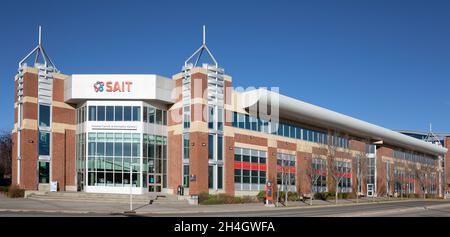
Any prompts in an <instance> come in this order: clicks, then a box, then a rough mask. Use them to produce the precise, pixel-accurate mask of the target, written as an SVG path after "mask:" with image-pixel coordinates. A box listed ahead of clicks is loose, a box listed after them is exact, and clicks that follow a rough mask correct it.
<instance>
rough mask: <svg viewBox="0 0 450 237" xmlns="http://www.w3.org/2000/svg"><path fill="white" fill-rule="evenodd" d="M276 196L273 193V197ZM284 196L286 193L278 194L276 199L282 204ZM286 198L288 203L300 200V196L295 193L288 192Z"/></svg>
mask: <svg viewBox="0 0 450 237" xmlns="http://www.w3.org/2000/svg"><path fill="white" fill-rule="evenodd" d="M276 195H277V193H275V196H276ZM285 195H286V192H280V196H279V197H278V201H280V202H284V200H285ZM287 196H288V201H300V200H301V198H300V195H299V194H298V193H297V192H288V193H287ZM275 200H276V198H275Z"/></svg>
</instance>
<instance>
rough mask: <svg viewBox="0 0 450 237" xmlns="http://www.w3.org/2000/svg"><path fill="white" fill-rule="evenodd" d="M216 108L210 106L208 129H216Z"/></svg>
mask: <svg viewBox="0 0 450 237" xmlns="http://www.w3.org/2000/svg"><path fill="white" fill-rule="evenodd" d="M214 120H215V119H214V106H212V105H209V106H208V128H209V129H214Z"/></svg>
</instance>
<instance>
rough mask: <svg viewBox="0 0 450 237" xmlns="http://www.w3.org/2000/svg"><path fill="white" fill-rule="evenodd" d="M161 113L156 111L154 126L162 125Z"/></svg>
mask: <svg viewBox="0 0 450 237" xmlns="http://www.w3.org/2000/svg"><path fill="white" fill-rule="evenodd" d="M162 123H163V122H162V111H161V110H159V109H156V124H162Z"/></svg>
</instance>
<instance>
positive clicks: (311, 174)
mask: <svg viewBox="0 0 450 237" xmlns="http://www.w3.org/2000/svg"><path fill="white" fill-rule="evenodd" d="M313 159H316V158H311V161H310V162H308V163H307V166H306V169H305V176H306V178H307V181H308V184H309V188H310V195H311V197H310V199H309V205H311V206H312V204H313V199H314V194H315V191H314V186H316V185H317V181H318V179H319V178H320V176H321V172H322V170H320V169H318V168H317V167H314V166H313ZM318 159H320V158H318Z"/></svg>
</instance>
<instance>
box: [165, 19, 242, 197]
mask: <svg viewBox="0 0 450 237" xmlns="http://www.w3.org/2000/svg"><path fill="white" fill-rule="evenodd" d="M207 59H209V60H207ZM173 80H175V81H176V83H175V85H176V89H177V91H180V92H181V93H180V95H179V96H178V98H177V101H176V104H178V105H179V106H174V107H173V108H171V109H170V111H169V115H170V117H171V118H173V117H174V116H176V115H177V114H182V118H181V119H180V120H179V121H174V120H170V119H169V151H170V152H169V162H170V164H169V167H171V168H170V169H171V170H169V173H171V174H172V175H171V177H170V180H169V188H172V189H175V188H176V187H177V186H178V185H180V184H182V185H183V186H184V187H185V188H186V189H188V191H189V194H190V195H198V194H200V193H202V192H209V193H211V192H212V193H216V192H218V193H220V192H231V193H232V192H234V190H233V187H232V186H233V185H232V183H230V185H229V186H227V187H226V183H227V182H226V181H225V177H226V176H227V177H233V174H232V173H230V174H227V175H225V170H227V171H229V172H233V168H232V166H231V167H230V168H229V169H225V165H226V163H227V162H225V154H226V153H227V154H230V153H229V151H228V150H227V151H225V147H226V146H227V144H226V142H225V136H224V127H225V125H226V123H225V116H226V110H225V108H226V105H227V104H228V105H230V104H231V103H230V102H227V98H228V97H229V96H231V92H230V94H229V95H228V92H227V90H226V88H231V77H229V76H227V75H225V74H224V69H223V68H221V67H219V64H218V62H217V60H216V59H215V57H214V56H213V54H212V53H211V51H210V50H209V48H208V47H207V45H206V28H205V26H203V41H202V45H201V46H200V47H199V48H198V49H197V50H196V51H195V52H194V53H193V54H192V55H191V56H190V57H189V58H188V59H187V60H186V61H185V62H184V66H183V67H182V71H181V73H178V74H176V75H174V76H173ZM227 96H228V97H227ZM228 99H229V100H230V101H231V99H230V98H228ZM231 147H233V146H231ZM228 164H229V165H232V162H230V163H228Z"/></svg>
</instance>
